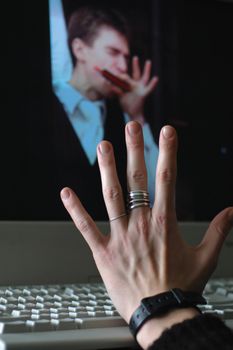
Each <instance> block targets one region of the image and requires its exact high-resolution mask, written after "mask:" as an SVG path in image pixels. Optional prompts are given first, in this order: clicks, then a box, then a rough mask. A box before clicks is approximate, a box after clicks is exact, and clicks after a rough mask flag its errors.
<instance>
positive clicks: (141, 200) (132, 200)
mask: <svg viewBox="0 0 233 350" xmlns="http://www.w3.org/2000/svg"><path fill="white" fill-rule="evenodd" d="M127 204H128V209H129V210H132V209H135V208H138V207H149V206H150V199H149V193H148V191H143V190H135V191H129V193H128V199H127Z"/></svg>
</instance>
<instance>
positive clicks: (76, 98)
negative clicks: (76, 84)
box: [55, 81, 106, 119]
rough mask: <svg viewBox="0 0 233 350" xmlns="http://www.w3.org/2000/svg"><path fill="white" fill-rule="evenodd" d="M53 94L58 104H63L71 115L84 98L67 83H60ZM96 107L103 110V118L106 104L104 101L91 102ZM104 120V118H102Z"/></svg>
mask: <svg viewBox="0 0 233 350" xmlns="http://www.w3.org/2000/svg"><path fill="white" fill-rule="evenodd" d="M55 94H56V95H57V97H58V98H59V100H60V102H61V103H62V104H63V106H64V108H65V110H66V111H67V112H68V113H69V114H70V115H72V114H73V113H74V111H75V109H76V108H77V107H78V105H79V104H80V102H81V101H82V100H84V99H86V97H84V96H83V95H82V94H80V92H79V91H78V90H76V89H74V88H73V86H72V85H70V84H69V83H68V82H65V81H63V82H60V83H59V84H58V85H57V87H56V90H55ZM92 102H93V103H94V104H96V105H97V106H99V107H101V108H103V111H104V113H103V114H104V116H105V114H106V103H105V100H98V101H92ZM104 119H105V117H104Z"/></svg>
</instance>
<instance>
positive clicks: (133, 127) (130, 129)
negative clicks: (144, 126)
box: [127, 122, 141, 136]
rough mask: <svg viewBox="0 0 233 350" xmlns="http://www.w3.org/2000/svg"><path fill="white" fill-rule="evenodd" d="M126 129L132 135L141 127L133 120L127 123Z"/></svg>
mask: <svg viewBox="0 0 233 350" xmlns="http://www.w3.org/2000/svg"><path fill="white" fill-rule="evenodd" d="M127 130H128V132H129V134H130V135H131V136H134V135H137V134H138V133H139V132H140V130H141V128H140V125H139V124H138V123H135V122H134V123H129V124H128V125H127Z"/></svg>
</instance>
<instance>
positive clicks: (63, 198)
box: [61, 188, 70, 200]
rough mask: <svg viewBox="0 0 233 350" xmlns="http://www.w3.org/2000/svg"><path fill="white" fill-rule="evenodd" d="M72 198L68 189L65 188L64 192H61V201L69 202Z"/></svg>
mask: <svg viewBox="0 0 233 350" xmlns="http://www.w3.org/2000/svg"><path fill="white" fill-rule="evenodd" d="M69 196H70V191H69V190H68V188H64V189H63V190H62V191H61V199H62V200H67V199H68V198H69Z"/></svg>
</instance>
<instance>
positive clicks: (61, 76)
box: [49, 0, 73, 88]
mask: <svg viewBox="0 0 233 350" xmlns="http://www.w3.org/2000/svg"><path fill="white" fill-rule="evenodd" d="M49 19H50V54H51V71H52V86H53V88H55V87H56V86H57V84H59V82H60V81H68V80H69V79H70V77H71V73H72V69H73V64H72V58H71V53H70V50H69V47H68V42H67V29H66V23H65V18H64V13H63V7H62V1H61V0H49Z"/></svg>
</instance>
